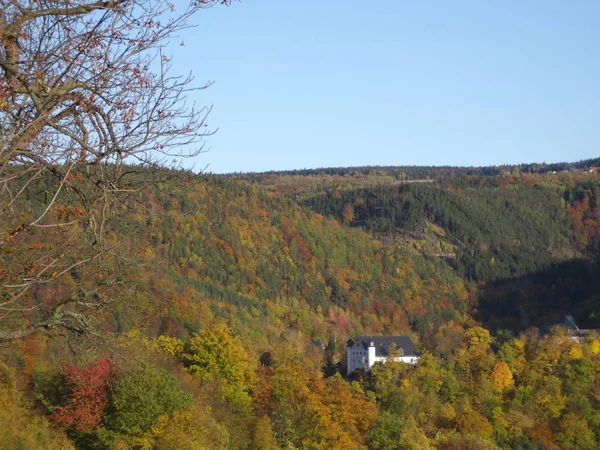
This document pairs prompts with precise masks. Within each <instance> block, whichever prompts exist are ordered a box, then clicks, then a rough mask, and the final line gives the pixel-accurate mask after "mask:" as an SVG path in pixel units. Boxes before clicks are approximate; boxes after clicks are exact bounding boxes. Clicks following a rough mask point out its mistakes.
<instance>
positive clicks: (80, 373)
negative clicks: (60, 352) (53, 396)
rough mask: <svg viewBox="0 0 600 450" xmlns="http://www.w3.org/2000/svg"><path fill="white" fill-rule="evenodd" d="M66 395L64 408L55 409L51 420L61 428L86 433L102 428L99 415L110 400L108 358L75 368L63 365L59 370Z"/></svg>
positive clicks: (110, 365)
mask: <svg viewBox="0 0 600 450" xmlns="http://www.w3.org/2000/svg"><path fill="white" fill-rule="evenodd" d="M62 375H63V376H64V377H65V382H66V384H67V386H68V388H69V389H70V394H69V396H68V398H67V401H66V404H65V405H64V406H59V407H58V408H57V410H56V412H55V413H54V414H53V415H52V416H51V419H52V420H53V421H54V422H55V423H56V424H58V425H60V426H63V427H65V428H71V427H72V428H73V429H75V431H78V432H81V433H87V432H90V431H92V430H93V429H95V428H97V427H99V426H101V425H102V415H103V413H104V410H105V409H106V407H107V406H108V402H109V400H110V389H109V384H110V382H111V381H112V380H113V378H114V377H115V373H114V367H113V364H112V362H111V360H110V359H109V358H106V357H104V358H100V359H99V360H97V361H96V362H95V363H92V364H89V365H87V366H85V367H83V368H81V369H79V368H78V367H77V366H75V364H72V363H71V364H67V365H66V366H65V367H64V368H63V371H62Z"/></svg>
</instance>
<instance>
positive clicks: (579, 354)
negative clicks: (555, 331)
mask: <svg viewBox="0 0 600 450" xmlns="http://www.w3.org/2000/svg"><path fill="white" fill-rule="evenodd" d="M569 356H571V358H573V359H581V358H583V348H581V344H575V345H573V347H571V350H569Z"/></svg>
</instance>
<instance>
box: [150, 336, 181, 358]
mask: <svg viewBox="0 0 600 450" xmlns="http://www.w3.org/2000/svg"><path fill="white" fill-rule="evenodd" d="M152 346H153V347H154V348H155V349H157V350H162V351H163V352H166V353H168V354H169V355H171V356H180V355H181V354H182V353H183V341H181V340H180V339H177V338H176V337H171V336H164V335H163V336H159V337H158V338H156V339H155V340H154V341H153V342H152Z"/></svg>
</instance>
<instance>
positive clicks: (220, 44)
mask: <svg viewBox="0 0 600 450" xmlns="http://www.w3.org/2000/svg"><path fill="white" fill-rule="evenodd" d="M183 2H184V0H176V1H175V2H174V3H175V5H176V6H178V7H181V6H182V5H183ZM193 23H194V24H195V25H197V26H196V27H195V28H193V29H188V30H185V31H184V32H183V34H182V35H181V40H183V42H184V45H183V46H180V45H179V43H180V41H179V40H178V41H177V45H173V46H171V47H169V49H168V50H169V51H170V52H171V54H172V56H173V70H174V72H175V73H187V72H188V71H190V70H191V71H192V72H193V73H194V75H195V76H196V81H197V83H198V84H201V83H204V82H206V81H214V84H213V85H212V86H211V87H210V88H209V89H206V90H203V91H200V92H196V93H195V94H194V95H193V98H191V99H190V100H192V101H195V102H196V103H197V104H198V105H212V107H213V110H212V112H211V115H210V117H209V118H208V121H207V123H208V125H209V126H210V127H212V128H218V132H217V133H216V134H215V135H214V136H212V137H210V138H208V139H207V142H206V145H207V148H210V150H209V151H208V152H207V153H204V154H201V155H199V156H198V157H197V158H195V159H194V160H193V161H188V162H187V163H186V164H187V165H188V166H190V165H192V164H193V166H194V170H200V169H204V168H205V167H206V171H207V172H213V173H228V172H260V171H268V170H288V169H304V168H318V167H343V166H366V165H370V166H374V165H385V166H399V165H459V166H481V165H500V164H517V163H522V162H548V163H550V162H558V161H578V160H581V159H588V158H593V157H598V156H600V1H598V0H564V1H554V0H540V1H536V0H504V1H500V0H495V1H492V0H486V1H484V0H478V1H463V0H437V1H433V0H423V1H416V0H411V1H408V0H405V1H404V0H378V1H365V0H362V1H354V0H242V1H241V2H236V3H233V4H232V5H230V6H216V7H214V8H211V9H207V10H203V11H200V13H199V14H198V15H196V16H194V18H193Z"/></svg>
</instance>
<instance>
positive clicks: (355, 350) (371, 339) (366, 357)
mask: <svg viewBox="0 0 600 450" xmlns="http://www.w3.org/2000/svg"><path fill="white" fill-rule="evenodd" d="M392 346H395V347H396V349H397V351H398V357H397V358H396V361H402V362H405V363H408V364H416V363H417V361H419V354H418V353H417V349H416V348H415V344H413V343H412V341H411V340H410V338H409V337H408V336H358V337H357V338H356V339H349V340H348V348H347V350H346V361H347V367H348V370H347V372H346V374H347V375H350V374H351V373H352V372H354V371H355V370H356V369H366V370H371V367H373V364H375V363H376V362H385V360H386V359H387V357H388V354H389V349H390V348H391V347H392Z"/></svg>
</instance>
